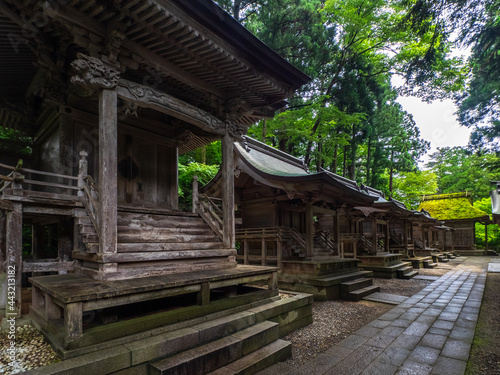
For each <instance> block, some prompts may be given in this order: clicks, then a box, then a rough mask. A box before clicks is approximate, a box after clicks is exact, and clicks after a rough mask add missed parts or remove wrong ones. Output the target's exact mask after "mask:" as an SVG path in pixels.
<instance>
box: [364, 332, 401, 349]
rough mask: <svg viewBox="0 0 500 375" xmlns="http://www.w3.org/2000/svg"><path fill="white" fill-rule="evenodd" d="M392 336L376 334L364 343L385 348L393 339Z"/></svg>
mask: <svg viewBox="0 0 500 375" xmlns="http://www.w3.org/2000/svg"><path fill="white" fill-rule="evenodd" d="M394 338H395V336H388V335H377V336H375V337H373V338H371V339H370V340H368V341H367V342H366V344H365V345H370V346H375V347H377V348H382V349H385V348H387V347H388V346H389V345H390V344H391V343H392V342H393V341H394Z"/></svg>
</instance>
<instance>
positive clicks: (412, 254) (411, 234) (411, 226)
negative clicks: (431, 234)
mask: <svg viewBox="0 0 500 375" xmlns="http://www.w3.org/2000/svg"><path fill="white" fill-rule="evenodd" d="M410 238H411V241H412V242H413V252H412V253H411V254H408V255H410V256H415V238H414V237H413V223H412V222H411V221H410Z"/></svg>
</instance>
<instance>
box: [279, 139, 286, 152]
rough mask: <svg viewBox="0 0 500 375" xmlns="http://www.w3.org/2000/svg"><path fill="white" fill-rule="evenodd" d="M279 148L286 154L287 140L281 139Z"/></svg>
mask: <svg viewBox="0 0 500 375" xmlns="http://www.w3.org/2000/svg"><path fill="white" fill-rule="evenodd" d="M278 148H279V150H280V151H283V152H286V138H280V143H279V145H278Z"/></svg>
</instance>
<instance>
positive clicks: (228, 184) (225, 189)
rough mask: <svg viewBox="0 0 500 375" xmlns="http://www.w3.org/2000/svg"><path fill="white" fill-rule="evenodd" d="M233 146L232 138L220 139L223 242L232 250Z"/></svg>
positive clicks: (227, 135)
mask: <svg viewBox="0 0 500 375" xmlns="http://www.w3.org/2000/svg"><path fill="white" fill-rule="evenodd" d="M233 148H234V144H233V137H231V136H230V135H229V134H226V135H224V136H223V137H222V166H221V170H222V219H223V220H224V222H223V242H224V246H226V247H227V248H231V249H232V248H234V246H235V235H234V150H233Z"/></svg>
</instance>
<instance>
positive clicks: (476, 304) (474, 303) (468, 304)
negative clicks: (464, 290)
mask: <svg viewBox="0 0 500 375" xmlns="http://www.w3.org/2000/svg"><path fill="white" fill-rule="evenodd" d="M464 306H466V307H481V301H472V300H468V301H467V302H465V304H464Z"/></svg>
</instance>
